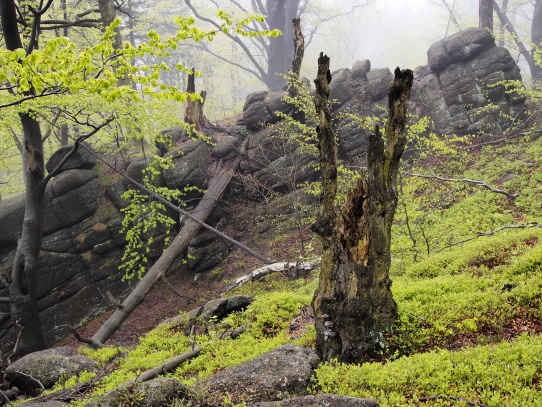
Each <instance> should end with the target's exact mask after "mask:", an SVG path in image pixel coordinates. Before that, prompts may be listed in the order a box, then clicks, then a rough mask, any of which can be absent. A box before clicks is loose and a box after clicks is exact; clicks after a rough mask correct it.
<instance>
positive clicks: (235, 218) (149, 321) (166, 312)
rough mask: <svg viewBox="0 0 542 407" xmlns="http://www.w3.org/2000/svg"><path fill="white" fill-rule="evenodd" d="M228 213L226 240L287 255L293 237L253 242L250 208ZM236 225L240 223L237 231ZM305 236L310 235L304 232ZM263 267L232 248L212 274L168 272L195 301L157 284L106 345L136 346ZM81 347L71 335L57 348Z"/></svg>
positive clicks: (86, 329) (86, 334)
mask: <svg viewBox="0 0 542 407" xmlns="http://www.w3.org/2000/svg"><path fill="white" fill-rule="evenodd" d="M225 206H226V207H227V208H228V209H229V210H228V209H226V211H225V218H224V220H225V226H224V227H223V228H221V231H222V232H224V233H226V234H228V235H229V236H232V237H234V238H235V239H238V240H239V241H240V242H241V243H243V244H245V245H247V246H249V247H250V248H251V249H253V250H255V251H257V252H258V253H260V254H262V255H263V256H266V257H267V258H273V259H275V258H274V257H275V256H274V254H276V253H291V252H292V247H293V246H295V243H293V242H292V239H293V240H295V237H292V238H289V239H285V240H279V239H272V240H271V241H267V240H265V239H256V238H255V236H256V235H257V232H256V231H255V227H254V222H252V221H251V219H253V218H254V213H253V212H254V205H251V204H248V205H247V203H246V202H245V204H244V205H239V204H236V205H229V204H226V205H225ZM240 223H243V225H242V227H241V229H242V230H243V232H240V231H239V230H238V228H239V226H240ZM305 233H306V234H309V233H310V232H309V231H308V229H307V230H306V231H305ZM275 260H276V261H277V262H280V261H295V260H296V259H295V258H292V259H290V258H276V259H275ZM262 266H263V263H262V262H261V261H260V260H258V259H256V258H254V257H253V256H251V255H250V254H247V253H245V252H244V251H242V250H241V249H239V248H237V247H234V248H233V249H232V251H231V252H230V255H229V256H228V258H227V259H226V260H225V261H224V262H223V263H222V264H221V265H220V266H219V267H217V268H215V269H214V270H211V271H208V272H205V273H201V274H199V275H198V276H197V279H196V278H195V277H196V276H195V275H194V274H193V273H190V272H187V271H186V270H179V271H170V272H169V273H168V274H167V280H168V282H169V283H170V284H171V285H172V286H173V287H174V288H175V289H176V290H178V291H180V292H181V293H183V294H186V295H187V296H189V297H192V298H195V299H196V300H197V302H196V303H194V302H192V301H191V302H190V303H189V302H188V301H187V300H186V299H184V298H182V297H180V296H178V295H177V294H175V293H174V292H173V291H172V290H171V289H170V288H169V287H168V286H167V284H166V283H165V282H164V281H159V282H158V283H157V284H156V285H155V286H154V288H153V289H152V290H151V291H150V292H149V294H148V295H147V296H146V297H145V299H144V300H143V302H142V303H141V304H140V305H139V306H138V307H137V308H136V310H135V311H134V312H133V313H132V314H131V315H130V316H129V317H128V319H127V320H126V321H125V322H124V323H123V324H122V326H121V327H120V328H119V330H118V331H117V332H115V333H114V334H113V336H112V337H111V338H110V339H109V340H108V341H107V344H108V345H109V344H117V345H122V346H130V345H135V344H137V343H138V341H139V338H140V337H142V336H143V335H144V334H145V333H147V332H149V331H150V330H152V329H153V328H155V327H156V326H157V325H158V324H159V323H160V322H162V321H164V320H166V319H168V318H172V317H174V316H177V315H179V313H180V312H186V311H189V310H191V309H193V308H196V307H198V306H200V305H201V304H202V303H205V302H207V301H210V300H213V299H215V298H219V297H221V294H222V293H224V292H225V291H226V288H227V287H228V286H229V285H230V284H231V283H232V282H233V281H235V279H236V278H238V277H240V276H243V275H245V274H248V273H249V272H251V271H252V270H255V269H257V268H259V267H262ZM113 311H114V310H111V311H109V312H107V313H105V314H103V315H101V316H99V317H97V318H95V319H93V320H91V321H89V322H88V323H87V324H85V325H84V326H82V327H80V328H79V329H78V332H79V334H80V336H81V337H82V338H90V337H91V336H92V335H93V334H94V333H95V332H96V331H97V330H98V329H99V328H100V325H101V324H102V323H103V322H104V321H105V320H107V318H108V317H109V316H110V315H111V314H112V313H113ZM82 345H84V344H83V343H81V342H79V341H78V340H77V339H76V338H75V337H74V336H73V335H70V336H69V337H67V338H65V339H64V340H62V341H61V342H59V343H58V344H57V346H70V347H79V346H82Z"/></svg>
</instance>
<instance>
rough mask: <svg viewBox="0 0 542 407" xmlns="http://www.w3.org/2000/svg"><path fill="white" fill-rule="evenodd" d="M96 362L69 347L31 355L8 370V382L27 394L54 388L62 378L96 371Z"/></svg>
mask: <svg viewBox="0 0 542 407" xmlns="http://www.w3.org/2000/svg"><path fill="white" fill-rule="evenodd" d="M95 370H96V366H95V362H94V361H92V360H90V359H88V358H86V357H84V356H81V355H77V354H76V351H74V350H73V349H71V348H68V347H62V348H52V349H47V350H43V351H39V352H34V353H30V354H28V355H26V356H24V357H22V358H21V359H19V360H17V361H16V362H14V363H13V364H11V365H10V366H8V367H7V368H6V380H8V381H9V382H11V384H12V385H13V386H16V387H18V388H19V389H20V390H21V391H23V392H25V393H32V392H33V391H34V390H36V389H41V386H42V385H43V387H44V388H46V389H47V388H50V387H52V386H53V385H54V384H55V383H56V382H57V381H58V380H59V379H60V378H62V377H65V378H68V377H71V376H74V375H76V374H79V373H81V372H83V371H95Z"/></svg>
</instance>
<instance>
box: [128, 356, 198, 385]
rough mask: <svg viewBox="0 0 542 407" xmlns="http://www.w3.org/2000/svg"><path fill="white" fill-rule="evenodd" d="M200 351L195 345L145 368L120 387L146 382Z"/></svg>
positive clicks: (191, 357) (177, 365) (169, 370)
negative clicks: (154, 365) (152, 366)
mask: <svg viewBox="0 0 542 407" xmlns="http://www.w3.org/2000/svg"><path fill="white" fill-rule="evenodd" d="M200 352H201V348H200V347H195V348H194V349H191V350H189V351H188V352H185V353H183V354H181V355H179V356H176V357H174V358H173V359H170V360H168V361H167V362H166V363H162V364H161V365H160V366H157V367H155V368H153V369H150V370H147V371H145V372H143V373H141V374H140V375H139V376H138V377H137V379H136V380H131V381H129V382H126V383H124V384H123V385H122V386H121V387H127V386H131V385H133V384H135V383H136V382H137V383H141V382H147V381H149V380H151V379H154V378H156V377H158V376H159V375H161V374H164V373H167V372H171V371H172V370H174V369H176V368H177V367H179V366H180V365H181V364H183V363H184V362H186V361H188V360H190V359H193V358H195V357H196V356H198V355H199V354H200Z"/></svg>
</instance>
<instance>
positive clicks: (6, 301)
mask: <svg viewBox="0 0 542 407" xmlns="http://www.w3.org/2000/svg"><path fill="white" fill-rule="evenodd" d="M10 303H11V300H10V299H9V297H0V304H10Z"/></svg>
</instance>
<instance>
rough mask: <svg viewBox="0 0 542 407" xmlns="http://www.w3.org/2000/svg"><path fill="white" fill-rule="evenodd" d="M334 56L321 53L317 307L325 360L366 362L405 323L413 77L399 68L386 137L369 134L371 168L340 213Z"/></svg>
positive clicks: (392, 89)
mask: <svg viewBox="0 0 542 407" xmlns="http://www.w3.org/2000/svg"><path fill="white" fill-rule="evenodd" d="M330 81H331V74H330V72H329V58H328V57H327V56H325V55H323V54H320V58H319V59H318V77H317V79H316V80H315V81H314V82H315V84H316V108H317V112H318V117H319V120H320V122H319V126H318V138H319V150H320V165H321V170H322V195H321V198H320V210H319V214H318V217H317V220H316V222H315V223H314V225H313V226H312V229H313V230H314V231H315V232H316V233H317V234H318V235H319V236H320V237H321V240H322V245H323V257H322V268H321V272H320V281H319V286H318V289H317V291H316V293H315V295H314V299H313V307H314V313H315V326H316V350H317V352H318V354H319V356H320V357H321V358H322V360H330V359H332V358H338V359H339V360H341V361H343V362H362V361H363V360H365V358H366V356H374V355H375V354H378V352H379V351H381V350H382V349H383V348H384V346H385V341H384V334H385V333H386V332H389V330H390V328H391V327H392V325H393V324H394V322H395V320H396V318H397V305H396V304H395V301H394V300H393V297H392V293H391V290H390V287H391V280H390V278H389V276H388V272H389V268H390V263H391V255H390V244H391V226H392V222H393V217H394V214H395V209H396V206H397V179H398V174H399V163H400V160H401V156H402V154H403V151H404V148H405V144H406V135H405V132H404V130H405V123H406V114H407V108H408V101H409V98H410V89H411V87H412V82H413V74H412V71H410V70H404V71H401V70H399V68H397V69H396V71H395V80H394V82H393V83H392V85H391V86H390V89H389V92H388V100H389V117H388V122H387V124H386V128H385V138H386V140H384V139H383V138H382V135H381V133H380V129H379V128H378V126H377V127H376V128H375V132H374V134H372V135H371V136H370V137H369V148H368V153H367V170H366V171H365V172H364V174H363V176H362V177H361V178H360V180H359V182H358V184H357V185H356V187H355V188H354V189H353V190H352V191H351V192H350V193H349V194H348V196H347V200H346V204H345V206H344V207H343V208H342V209H341V211H340V214H337V210H336V208H335V197H336V194H337V158H336V155H337V145H336V138H335V135H334V133H333V131H332V127H331V120H330V110H329V101H328V97H329V82H330Z"/></svg>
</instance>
